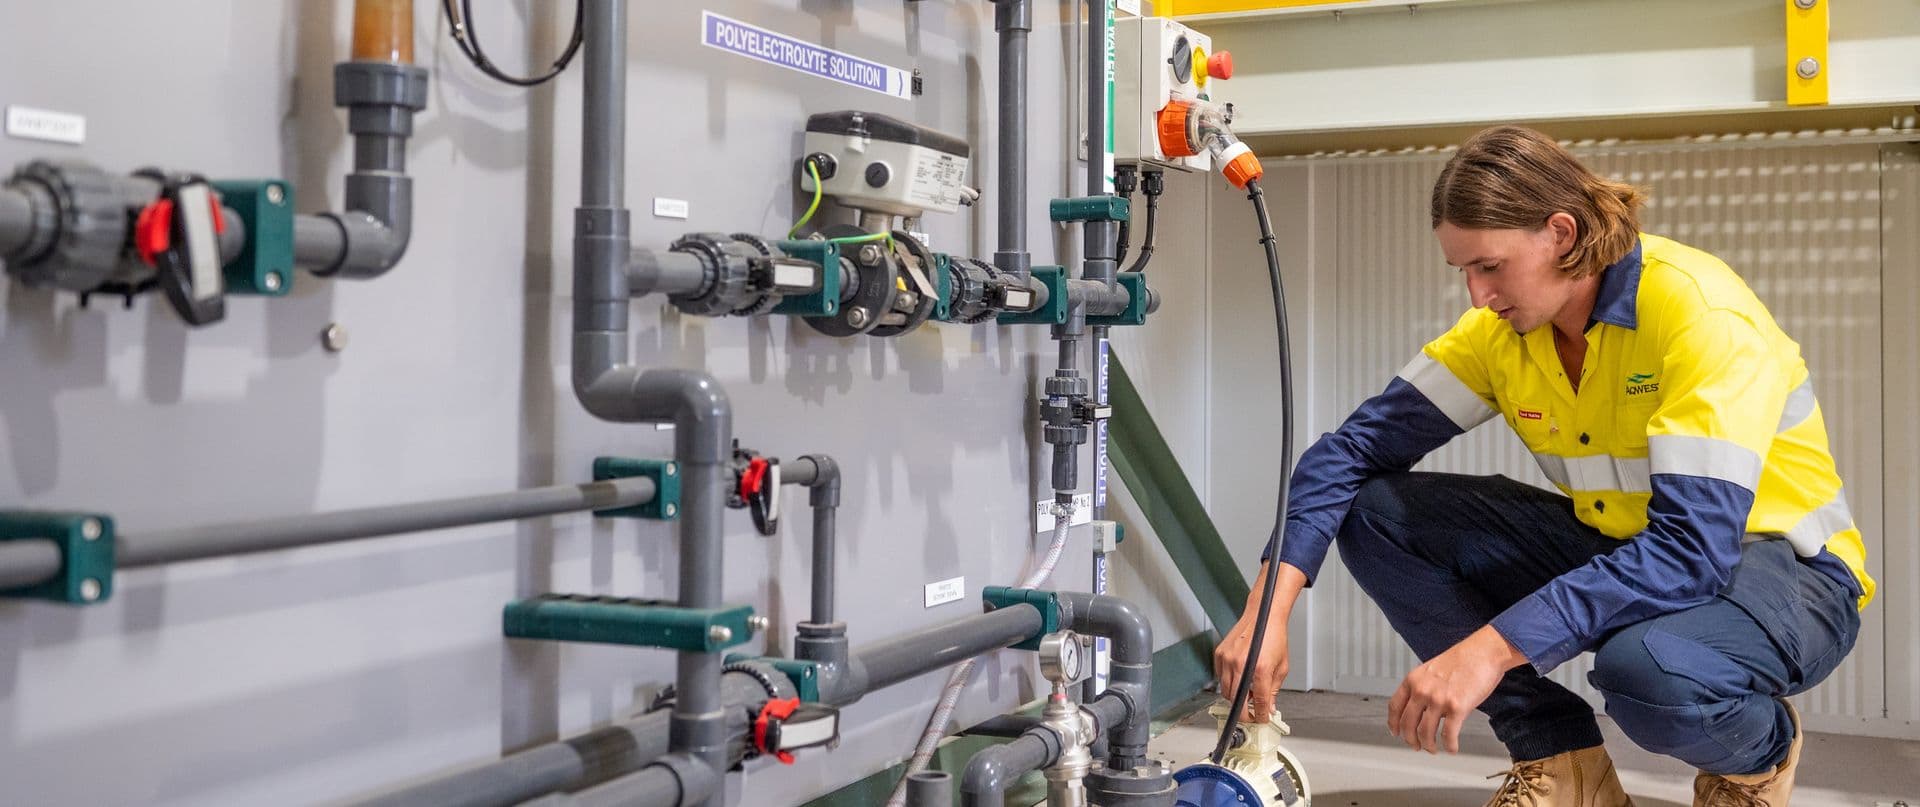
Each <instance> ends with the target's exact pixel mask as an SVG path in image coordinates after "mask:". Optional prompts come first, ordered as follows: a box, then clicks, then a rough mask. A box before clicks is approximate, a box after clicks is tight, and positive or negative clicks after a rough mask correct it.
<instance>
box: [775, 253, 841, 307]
mask: <svg viewBox="0 0 1920 807" xmlns="http://www.w3.org/2000/svg"><path fill="white" fill-rule="evenodd" d="M774 246H775V247H778V248H779V250H780V251H781V252H783V253H786V256H787V257H789V258H799V259H800V260H803V261H809V262H812V263H816V264H819V265H820V290H819V291H816V292H810V293H807V294H801V295H797V296H793V297H786V298H783V299H781V300H780V302H779V303H777V304H775V305H774V307H773V313H775V314H786V315H788V316H794V317H831V316H833V315H834V314H837V313H839V312H840V245H839V244H835V243H832V242H830V241H815V240H811V239H809V240H798V241H779V242H776V243H775V244H774Z"/></svg>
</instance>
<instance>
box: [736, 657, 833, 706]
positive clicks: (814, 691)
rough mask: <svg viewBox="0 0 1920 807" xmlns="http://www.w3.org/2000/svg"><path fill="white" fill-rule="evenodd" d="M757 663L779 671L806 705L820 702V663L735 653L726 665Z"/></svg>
mask: <svg viewBox="0 0 1920 807" xmlns="http://www.w3.org/2000/svg"><path fill="white" fill-rule="evenodd" d="M741 661H758V662H760V663H762V664H765V665H767V666H769V667H772V668H774V669H776V670H779V671H780V674H782V675H785V676H786V677H787V680H789V681H792V682H793V688H794V690H795V691H796V692H799V693H800V699H801V700H803V701H806V702H808V703H819V702H820V662H817V661H801V660H800V659H792V658H773V657H771V656H749V655H745V654H742V653H736V654H734V655H731V656H728V657H727V663H728V664H733V663H735V662H741Z"/></svg>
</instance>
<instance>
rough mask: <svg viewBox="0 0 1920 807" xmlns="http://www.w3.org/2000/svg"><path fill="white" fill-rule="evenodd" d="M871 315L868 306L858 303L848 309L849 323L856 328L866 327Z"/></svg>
mask: <svg viewBox="0 0 1920 807" xmlns="http://www.w3.org/2000/svg"><path fill="white" fill-rule="evenodd" d="M870 316H872V315H871V314H868V313H867V309H866V306H859V305H856V306H854V307H852V308H849V309H847V324H848V325H852V326H853V327H855V328H864V327H866V326H867V319H868V318H869V317H870Z"/></svg>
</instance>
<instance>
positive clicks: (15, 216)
mask: <svg viewBox="0 0 1920 807" xmlns="http://www.w3.org/2000/svg"><path fill="white" fill-rule="evenodd" d="M32 240H33V200H32V199H31V198H30V197H28V196H27V194H26V193H24V192H22V191H17V190H14V189H12V188H6V187H0V256H3V255H6V254H7V253H9V252H12V251H14V250H17V249H19V248H21V247H23V246H26V245H27V244H28V243H29V242H30V241H32Z"/></svg>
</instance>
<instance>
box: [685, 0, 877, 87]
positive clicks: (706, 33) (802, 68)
mask: <svg viewBox="0 0 1920 807" xmlns="http://www.w3.org/2000/svg"><path fill="white" fill-rule="evenodd" d="M700 28H701V41H702V42H704V43H705V44H706V45H707V46H708V47H711V48H719V49H720V50H724V51H727V52H729V53H737V54H739V55H741V56H745V57H747V58H749V59H755V60H758V61H762V62H766V63H767V64H772V65H779V66H780V67H784V68H787V69H788V70H797V71H799V72H802V73H806V74H807V75H810V76H815V77H817V78H824V79H826V80H828V81H835V82H839V83H841V84H845V85H847V86H849V87H859V88H860V89H863V90H872V91H874V92H877V93H880V94H881V95H890V96H893V97H894V98H910V97H912V94H913V81H912V74H910V73H909V72H907V71H906V70H903V69H901V68H898V67H893V66H890V65H884V64H880V63H879V62H873V61H868V60H866V59H862V58H860V57H858V56H854V55H853V54H850V53H841V52H840V51H837V50H833V49H831V48H823V47H820V46H819V45H815V44H813V43H811V42H802V41H800V40H798V39H794V38H793V37H790V36H786V35H785V34H780V33H776V32H773V31H769V30H767V29H765V28H761V27H759V26H755V25H748V24H746V23H744V22H741V21H739V20H736V19H733V18H731V17H726V16H722V15H720V14H715V13H713V12H711V11H703V12H701V20H700Z"/></svg>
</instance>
